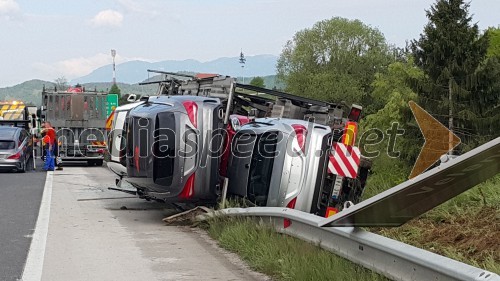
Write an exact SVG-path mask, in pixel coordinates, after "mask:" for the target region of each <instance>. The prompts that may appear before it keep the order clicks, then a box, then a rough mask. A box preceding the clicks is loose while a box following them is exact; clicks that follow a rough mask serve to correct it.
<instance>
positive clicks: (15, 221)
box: [0, 165, 46, 281]
mask: <svg viewBox="0 0 500 281" xmlns="http://www.w3.org/2000/svg"><path fill="white" fill-rule="evenodd" d="M38 168H39V169H38V171H33V170H31V171H28V172H26V173H24V174H21V173H11V172H5V171H0V253H1V254H0V280H6V281H7V280H9V281H10V280H18V279H19V278H20V277H21V275H22V272H23V268H24V264H25V261H26V256H27V253H28V249H29V247H30V243H31V236H32V234H33V230H34V228H35V223H36V219H37V216H38V209H39V207H40V201H41V198H42V193H43V188H44V184H45V177H46V172H44V171H42V170H41V166H40V165H39V166H38Z"/></svg>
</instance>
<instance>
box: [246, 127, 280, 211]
mask: <svg viewBox="0 0 500 281" xmlns="http://www.w3.org/2000/svg"><path fill="white" fill-rule="evenodd" d="M277 139H278V137H277V133H275V132H267V133H264V134H262V135H261V136H259V137H258V138H257V140H256V145H255V148H254V151H253V154H252V162H251V166H250V176H249V179H248V189H247V191H248V199H249V200H250V201H252V202H254V203H255V204H256V205H257V206H266V204H267V197H268V194H269V187H270V185H271V176H272V171H273V164H274V158H275V157H276V143H277Z"/></svg>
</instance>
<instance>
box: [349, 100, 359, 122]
mask: <svg viewBox="0 0 500 281" xmlns="http://www.w3.org/2000/svg"><path fill="white" fill-rule="evenodd" d="M361 110H363V108H362V107H361V106H359V105H356V104H353V105H352V107H351V112H349V116H348V117H347V118H348V119H349V120H350V121H354V122H358V121H359V117H360V116H361Z"/></svg>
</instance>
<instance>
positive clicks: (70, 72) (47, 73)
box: [33, 53, 148, 81]
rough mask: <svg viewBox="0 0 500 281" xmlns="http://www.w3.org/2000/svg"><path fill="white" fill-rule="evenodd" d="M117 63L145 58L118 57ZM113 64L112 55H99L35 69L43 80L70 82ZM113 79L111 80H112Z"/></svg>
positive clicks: (43, 64)
mask: <svg viewBox="0 0 500 281" xmlns="http://www.w3.org/2000/svg"><path fill="white" fill-rule="evenodd" d="M115 60H116V63H117V64H120V63H124V62H127V61H132V60H144V61H148V60H147V59H144V58H132V57H123V56H120V55H119V54H117V55H116V58H115ZM111 63H112V58H111V55H110V54H103V53H99V54H96V55H94V56H91V57H78V58H70V59H66V60H62V61H58V62H55V63H35V64H33V68H34V69H35V70H36V71H37V72H38V73H41V74H42V76H43V79H46V80H49V81H52V80H54V79H55V78H57V77H62V76H64V77H66V78H67V79H68V80H71V79H74V78H78V77H81V76H84V75H87V74H89V73H91V72H92V71H94V70H95V69H97V68H99V67H101V66H105V65H109V64H111ZM110 77H111V74H110ZM110 79H111V78H110Z"/></svg>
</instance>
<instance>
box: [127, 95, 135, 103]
mask: <svg viewBox="0 0 500 281" xmlns="http://www.w3.org/2000/svg"><path fill="white" fill-rule="evenodd" d="M136 100H137V96H136V95H135V94H130V95H128V97H127V101H128V102H135V101H136Z"/></svg>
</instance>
